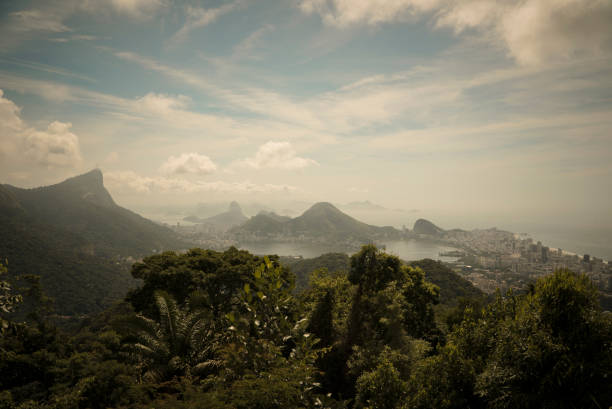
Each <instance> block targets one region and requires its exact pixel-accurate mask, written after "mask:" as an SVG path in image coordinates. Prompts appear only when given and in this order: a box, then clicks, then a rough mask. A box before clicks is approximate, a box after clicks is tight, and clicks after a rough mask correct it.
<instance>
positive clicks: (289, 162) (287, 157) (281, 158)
mask: <svg viewBox="0 0 612 409" xmlns="http://www.w3.org/2000/svg"><path fill="white" fill-rule="evenodd" d="M242 163H243V164H244V165H246V166H249V167H251V168H253V169H268V168H269V169H285V170H295V169H303V168H306V167H308V166H312V165H317V164H318V163H317V162H316V161H314V160H312V159H308V158H302V157H300V156H297V153H296V152H295V150H294V149H293V147H292V146H291V144H290V143H289V142H274V141H269V142H266V143H265V144H263V145H262V146H260V147H259V149H258V150H257V153H255V156H253V157H251V158H247V159H245V160H244V161H242Z"/></svg>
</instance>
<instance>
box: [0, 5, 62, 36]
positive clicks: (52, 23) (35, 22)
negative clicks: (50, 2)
mask: <svg viewBox="0 0 612 409" xmlns="http://www.w3.org/2000/svg"><path fill="white" fill-rule="evenodd" d="M9 17H10V18H11V19H12V20H13V21H12V22H13V28H14V30H16V31H47V32H52V33H62V32H66V31H71V30H70V28H69V27H68V26H66V25H64V23H63V19H64V18H65V16H64V15H62V14H57V13H53V12H48V11H44V10H36V9H32V10H22V11H16V12H13V13H11V14H10V15H9Z"/></svg>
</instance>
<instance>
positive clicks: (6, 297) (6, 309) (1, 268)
mask: <svg viewBox="0 0 612 409" xmlns="http://www.w3.org/2000/svg"><path fill="white" fill-rule="evenodd" d="M5 263H6V264H8V261H5ZM7 272H8V269H7V267H6V265H5V264H2V262H0V276H1V275H2V274H6V273H7ZM22 301H23V299H22V297H21V295H19V294H13V292H12V287H11V284H10V283H9V282H8V281H3V280H0V335H1V334H3V333H4V332H5V331H7V330H8V329H9V327H10V321H9V320H7V319H6V318H5V317H4V315H5V314H8V313H11V312H13V311H14V310H15V307H16V306H17V305H18V304H19V303H21V302H22Z"/></svg>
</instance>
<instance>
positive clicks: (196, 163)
mask: <svg viewBox="0 0 612 409" xmlns="http://www.w3.org/2000/svg"><path fill="white" fill-rule="evenodd" d="M160 170H161V172H162V173H164V174H167V175H173V174H181V173H191V174H196V175H208V174H211V173H214V172H215V171H216V170H217V165H215V164H214V162H213V161H212V160H210V158H209V157H208V156H206V155H200V154H198V153H195V152H191V153H183V154H181V155H179V156H170V157H169V158H168V159H167V160H166V162H164V163H163V165H162V166H161V168H160Z"/></svg>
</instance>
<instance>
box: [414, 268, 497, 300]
mask: <svg viewBox="0 0 612 409" xmlns="http://www.w3.org/2000/svg"><path fill="white" fill-rule="evenodd" d="M410 265H411V266H413V267H420V268H421V269H422V270H423V271H424V272H425V278H426V279H427V280H428V281H430V282H432V283H434V284H435V285H437V286H438V287H440V302H441V303H442V304H451V305H452V304H455V303H456V301H457V299H458V298H459V297H464V298H484V297H486V294H485V293H484V292H482V291H481V290H480V289H478V288H477V287H476V286H474V284H472V283H471V282H469V281H468V280H466V279H465V278H463V277H461V276H460V275H459V274H457V273H455V272H454V271H453V270H451V269H450V268H449V267H447V266H446V265H445V264H444V263H441V262H439V261H434V260H431V259H428V258H426V259H423V260H418V261H412V262H411V263H410Z"/></svg>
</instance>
